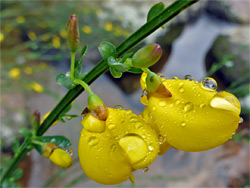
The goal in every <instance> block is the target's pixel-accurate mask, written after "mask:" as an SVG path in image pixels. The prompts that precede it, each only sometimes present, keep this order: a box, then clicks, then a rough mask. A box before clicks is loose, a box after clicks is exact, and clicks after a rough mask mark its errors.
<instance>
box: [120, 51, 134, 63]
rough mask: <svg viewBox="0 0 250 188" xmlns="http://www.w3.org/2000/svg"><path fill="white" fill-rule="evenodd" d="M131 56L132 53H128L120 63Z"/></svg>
mask: <svg viewBox="0 0 250 188" xmlns="http://www.w3.org/2000/svg"><path fill="white" fill-rule="evenodd" d="M131 55H133V52H130V53H128V54H126V55H124V56H123V57H122V60H121V63H124V62H125V61H126V60H127V59H128V58H129V57H130V56H131Z"/></svg>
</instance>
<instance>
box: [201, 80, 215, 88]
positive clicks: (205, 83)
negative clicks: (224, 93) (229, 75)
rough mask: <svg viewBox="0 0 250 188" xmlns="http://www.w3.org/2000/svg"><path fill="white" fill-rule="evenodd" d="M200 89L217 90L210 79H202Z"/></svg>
mask: <svg viewBox="0 0 250 188" xmlns="http://www.w3.org/2000/svg"><path fill="white" fill-rule="evenodd" d="M201 83H202V87H203V88H205V89H210V90H216V89H217V82H216V81H215V80H214V79H213V78H210V77H206V78H204V79H203V80H202V81H201Z"/></svg>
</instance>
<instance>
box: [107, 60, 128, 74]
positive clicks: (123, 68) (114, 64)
mask: <svg viewBox="0 0 250 188" xmlns="http://www.w3.org/2000/svg"><path fill="white" fill-rule="evenodd" d="M108 65H109V66H110V67H112V68H113V69H115V71H116V72H125V71H127V70H128V69H129V67H128V66H127V65H125V64H122V63H119V62H117V61H116V59H115V58H114V57H109V58H108Z"/></svg>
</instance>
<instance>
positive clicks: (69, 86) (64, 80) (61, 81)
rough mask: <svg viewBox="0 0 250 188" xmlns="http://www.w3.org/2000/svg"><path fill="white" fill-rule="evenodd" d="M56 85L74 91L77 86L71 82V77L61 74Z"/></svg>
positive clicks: (57, 77)
mask: <svg viewBox="0 0 250 188" xmlns="http://www.w3.org/2000/svg"><path fill="white" fill-rule="evenodd" d="M56 83H57V84H59V85H62V86H63V87H65V88H67V89H73V88H74V87H75V85H74V84H73V82H72V81H71V79H70V78H69V77H67V76H66V75H65V74H63V73H61V74H58V75H57V76H56Z"/></svg>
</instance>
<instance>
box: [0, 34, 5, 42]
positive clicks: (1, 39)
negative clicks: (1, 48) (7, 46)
mask: <svg viewBox="0 0 250 188" xmlns="http://www.w3.org/2000/svg"><path fill="white" fill-rule="evenodd" d="M3 39H4V34H3V33H1V32H0V42H2V41H3Z"/></svg>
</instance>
